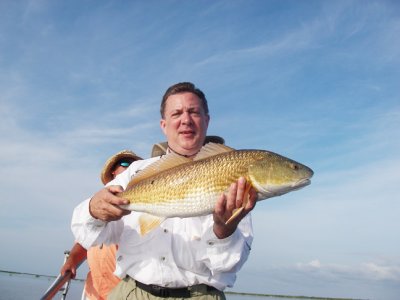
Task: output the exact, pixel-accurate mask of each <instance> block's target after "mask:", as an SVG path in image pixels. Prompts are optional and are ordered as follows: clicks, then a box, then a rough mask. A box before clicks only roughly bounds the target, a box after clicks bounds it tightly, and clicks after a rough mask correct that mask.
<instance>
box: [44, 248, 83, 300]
mask: <svg viewBox="0 0 400 300" xmlns="http://www.w3.org/2000/svg"><path fill="white" fill-rule="evenodd" d="M64 254H65V257H64V263H65V261H66V260H67V258H68V255H69V251H65V252H64ZM84 261H85V260H84V259H83V260H82V261H81V262H80V263H79V264H78V265H77V266H76V268H77V269H78V268H79V266H80V265H81V264H82V263H83V262H84ZM71 275H72V273H71V271H67V272H65V274H64V275H61V274H60V275H58V276H57V278H56V279H55V280H54V282H53V283H52V284H51V285H50V287H49V288H48V289H47V291H46V292H45V293H44V295H43V296H42V298H40V300H51V299H53V297H54V296H55V295H56V294H57V293H58V291H59V290H61V289H62V290H63V296H62V298H61V299H65V297H66V295H67V292H68V288H69V282H70V280H71ZM63 286H64V287H63Z"/></svg>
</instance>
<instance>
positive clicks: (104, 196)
mask: <svg viewBox="0 0 400 300" xmlns="http://www.w3.org/2000/svg"><path fill="white" fill-rule="evenodd" d="M122 191H123V189H122V187H121V186H119V185H112V186H108V187H105V188H104V189H102V190H100V191H99V192H97V193H96V194H95V195H94V196H93V197H92V199H90V202H89V211H90V214H91V215H92V217H94V218H96V219H99V220H102V221H106V222H109V221H115V220H119V219H121V218H122V217H123V216H125V215H128V214H130V213H131V211H129V210H126V209H123V208H121V207H120V205H125V204H129V201H128V200H125V199H123V198H120V197H117V196H116V195H115V194H117V193H120V192H122Z"/></svg>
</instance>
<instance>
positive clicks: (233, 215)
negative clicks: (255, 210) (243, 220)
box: [225, 206, 244, 225]
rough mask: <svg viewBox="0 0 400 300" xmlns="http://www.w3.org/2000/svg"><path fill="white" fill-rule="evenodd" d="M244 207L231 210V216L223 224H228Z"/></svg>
mask: <svg viewBox="0 0 400 300" xmlns="http://www.w3.org/2000/svg"><path fill="white" fill-rule="evenodd" d="M243 209H244V207H243V206H242V207H239V208H236V209H234V210H233V213H232V216H231V217H230V218H229V219H228V220H227V221H226V222H225V225H228V224H229V223H230V222H232V221H233V220H234V219H236V218H237V216H238V215H239V214H240V213H241V212H242V211H243Z"/></svg>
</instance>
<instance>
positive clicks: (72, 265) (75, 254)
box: [60, 243, 87, 278]
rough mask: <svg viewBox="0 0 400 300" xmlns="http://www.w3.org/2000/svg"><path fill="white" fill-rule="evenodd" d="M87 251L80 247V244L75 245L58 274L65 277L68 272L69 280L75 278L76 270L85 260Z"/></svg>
mask: <svg viewBox="0 0 400 300" xmlns="http://www.w3.org/2000/svg"><path fill="white" fill-rule="evenodd" d="M86 254H87V251H86V249H85V248H83V247H82V246H81V244H79V243H76V244H75V245H74V246H73V247H72V249H71V251H70V253H69V256H68V259H67V261H66V262H65V263H64V265H63V266H62V268H61V271H60V274H61V275H63V276H64V275H65V273H67V272H68V271H69V272H71V278H75V276H76V269H77V268H78V266H79V265H80V264H81V263H82V262H83V261H84V260H85V259H86Z"/></svg>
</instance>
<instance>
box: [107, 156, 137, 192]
mask: <svg viewBox="0 0 400 300" xmlns="http://www.w3.org/2000/svg"><path fill="white" fill-rule="evenodd" d="M140 159H142V158H141V157H139V156H137V155H136V154H135V153H134V152H132V151H130V150H122V151H120V152H118V153H116V154H114V155H113V156H111V157H110V158H109V159H108V160H107V161H106V163H105V164H104V167H103V170H102V171H101V175H100V179H101V181H102V182H103V184H104V185H105V184H107V183H109V182H110V181H111V180H113V179H114V178H115V176H117V175H118V174H120V173H122V172H123V171H125V170H126V169H127V168H128V167H129V166H130V164H131V163H132V162H134V161H135V160H140Z"/></svg>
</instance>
